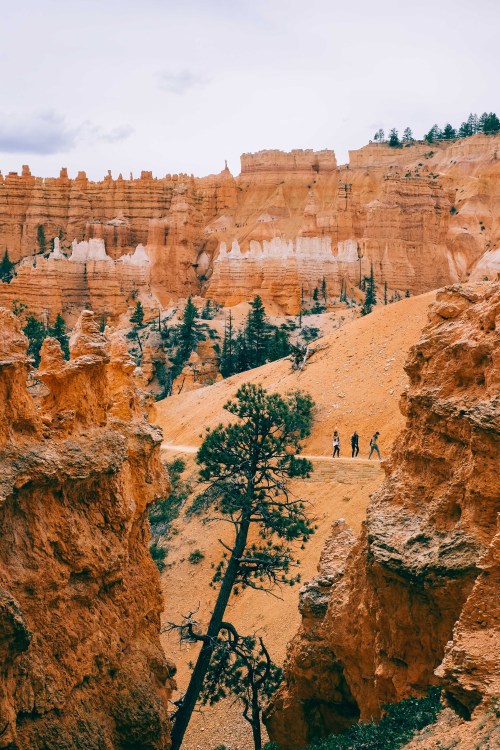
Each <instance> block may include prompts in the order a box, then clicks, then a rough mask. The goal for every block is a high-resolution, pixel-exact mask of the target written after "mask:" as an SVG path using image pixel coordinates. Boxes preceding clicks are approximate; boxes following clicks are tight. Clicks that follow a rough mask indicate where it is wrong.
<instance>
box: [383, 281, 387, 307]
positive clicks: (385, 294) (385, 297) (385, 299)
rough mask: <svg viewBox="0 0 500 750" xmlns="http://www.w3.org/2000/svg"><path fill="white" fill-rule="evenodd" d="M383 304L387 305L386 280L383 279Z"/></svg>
mask: <svg viewBox="0 0 500 750" xmlns="http://www.w3.org/2000/svg"><path fill="white" fill-rule="evenodd" d="M384 305H387V281H384Z"/></svg>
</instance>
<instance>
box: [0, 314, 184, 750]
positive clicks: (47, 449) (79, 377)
mask: <svg viewBox="0 0 500 750" xmlns="http://www.w3.org/2000/svg"><path fill="white" fill-rule="evenodd" d="M0 325H1V328H2V334H3V336H2V341H1V343H0V399H1V409H0V414H1V416H0V528H1V530H2V533H1V535H0V633H1V635H0V747H5V748H9V749H12V750H14V749H15V748H19V750H42V749H43V750H49V748H50V749H54V750H55V748H63V747H64V748H67V750H77V748H78V750H98V749H104V748H105V749H106V750H111V749H112V748H120V749H122V750H125V748H129V749H131V748H135V747H141V748H149V749H150V750H153V749H154V750H164V749H166V748H168V747H169V746H170V743H169V723H168V716H167V700H168V697H169V694H170V690H171V688H172V686H173V683H172V675H173V673H174V671H175V670H174V667H173V665H171V664H169V663H168V662H167V661H166V660H165V657H164V654H163V651H162V649H161V646H160V643H159V629H160V612H161V611H162V601H161V596H160V590H159V580H158V573H157V570H156V568H155V566H154V564H153V561H152V559H151V557H150V554H149V550H148V540H149V527H148V521H147V508H148V505H149V504H150V503H151V502H152V501H153V500H154V499H155V498H156V497H157V496H158V495H160V494H161V495H162V496H164V494H165V492H166V491H167V490H168V484H167V481H166V477H165V474H164V470H163V468H162V465H161V462H160V457H159V446H160V442H161V432H160V430H159V429H158V428H156V427H153V426H152V425H150V424H149V423H148V422H147V421H146V420H145V419H144V418H143V416H142V414H141V413H140V410H139V408H138V405H137V399H136V397H135V395H134V389H133V386H132V383H131V381H130V373H131V370H132V365H131V363H130V361H129V358H128V356H127V354H126V350H125V349H124V346H123V344H121V343H120V341H118V340H113V342H112V345H111V347H110V345H109V342H108V340H107V337H106V336H105V335H104V334H101V333H99V326H98V321H97V320H96V319H95V317H94V314H93V313H91V312H89V311H84V312H83V313H82V315H81V317H80V319H79V321H78V323H77V325H76V327H75V329H74V331H73V335H72V337H71V342H70V349H71V358H70V360H69V361H66V360H64V359H63V356H62V351H61V348H60V346H59V344H58V342H57V341H55V340H54V339H50V338H48V339H46V340H45V342H44V344H43V347H42V352H41V365H40V371H39V373H38V377H39V378H40V380H41V381H42V382H43V386H42V387H43V389H44V392H43V394H42V400H41V404H40V405H39V406H37V404H36V403H35V401H34V399H33V397H32V396H31V394H30V392H29V390H28V388H27V386H26V377H27V374H28V362H27V358H26V346H27V341H26V339H25V338H24V336H23V335H22V333H21V331H20V327H19V322H18V320H17V319H16V318H14V316H12V315H11V314H10V313H8V312H7V311H6V310H3V309H0Z"/></svg>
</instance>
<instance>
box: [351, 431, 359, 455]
mask: <svg viewBox="0 0 500 750" xmlns="http://www.w3.org/2000/svg"><path fill="white" fill-rule="evenodd" d="M351 448H352V457H353V458H356V456H357V455H358V453H359V435H358V433H357V432H356V430H354V432H353V434H352V435H351Z"/></svg>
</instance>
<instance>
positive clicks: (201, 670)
mask: <svg viewBox="0 0 500 750" xmlns="http://www.w3.org/2000/svg"><path fill="white" fill-rule="evenodd" d="M249 526H250V522H249V521H243V522H242V523H241V526H240V529H239V531H238V534H237V536H236V540H235V543H234V547H233V551H232V553H231V557H230V559H229V562H228V565H227V569H226V572H225V574H224V578H223V579H222V585H221V587H220V591H219V596H218V597H217V601H216V603H215V607H214V611H213V614H212V617H211V619H210V623H209V625H208V629H207V633H206V635H207V637H208V638H209V639H210V640H208V641H205V642H204V643H203V646H202V647H201V651H200V653H199V655H198V659H197V660H196V665H195V668H194V669H193V673H192V675H191V679H190V681H189V685H188V688H187V690H186V694H185V696H184V699H183V701H182V704H181V706H180V708H179V710H178V712H177V714H176V716H175V719H174V726H173V728H172V750H179V748H180V746H181V744H182V740H183V739H184V734H185V733H186V729H187V727H188V724H189V722H190V720H191V716H192V714H193V711H194V708H195V706H196V701H197V700H198V696H199V694H200V690H201V688H202V686H203V681H204V680H205V675H206V674H207V670H208V666H209V664H210V659H211V658H212V654H213V651H214V648H215V645H216V639H217V636H218V635H219V630H220V626H221V623H222V621H223V619H224V613H225V611H226V607H227V603H228V601H229V597H230V596H231V592H232V590H233V586H234V582H235V580H236V576H237V575H238V570H239V567H240V562H239V561H240V558H241V557H242V555H243V552H244V551H245V547H246V543H247V536H248V528H249ZM259 729H260V727H259Z"/></svg>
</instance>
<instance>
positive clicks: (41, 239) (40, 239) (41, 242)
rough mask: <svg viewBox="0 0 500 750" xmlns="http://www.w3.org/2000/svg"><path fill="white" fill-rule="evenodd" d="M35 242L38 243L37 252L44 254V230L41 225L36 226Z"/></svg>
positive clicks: (45, 244)
mask: <svg viewBox="0 0 500 750" xmlns="http://www.w3.org/2000/svg"><path fill="white" fill-rule="evenodd" d="M36 240H37V242H38V250H39V252H40V253H45V252H46V250H47V240H46V239H45V229H44V228H43V225H42V224H39V225H38V229H37V230H36Z"/></svg>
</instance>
